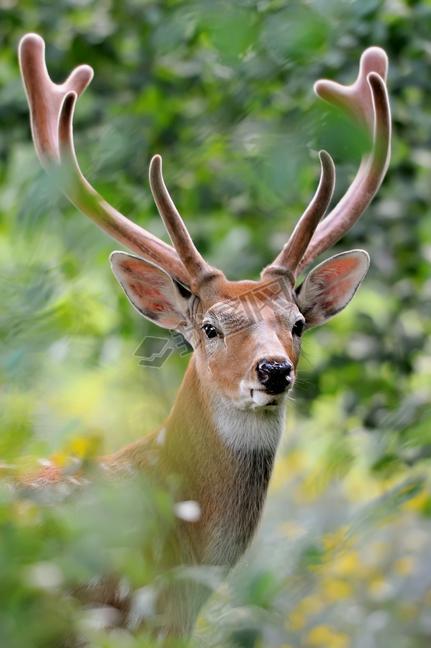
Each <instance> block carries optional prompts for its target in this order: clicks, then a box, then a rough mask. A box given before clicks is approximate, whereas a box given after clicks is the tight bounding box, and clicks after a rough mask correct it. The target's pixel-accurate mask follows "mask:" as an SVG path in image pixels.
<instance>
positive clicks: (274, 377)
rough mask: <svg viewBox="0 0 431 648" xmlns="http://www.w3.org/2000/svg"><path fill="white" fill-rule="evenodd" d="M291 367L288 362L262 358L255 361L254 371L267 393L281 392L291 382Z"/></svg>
mask: <svg viewBox="0 0 431 648" xmlns="http://www.w3.org/2000/svg"><path fill="white" fill-rule="evenodd" d="M292 368H293V367H292V365H291V364H290V362H287V361H282V362H278V361H277V360H268V359H267V358H263V360H259V362H258V363H257V365H256V372H257V377H258V379H259V382H260V383H262V385H263V386H264V387H265V389H266V391H267V392H268V393H269V394H281V393H282V392H284V390H285V389H286V388H287V387H288V386H289V385H290V383H291V378H290V372H291V371H292Z"/></svg>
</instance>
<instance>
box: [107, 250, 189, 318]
mask: <svg viewBox="0 0 431 648" xmlns="http://www.w3.org/2000/svg"><path fill="white" fill-rule="evenodd" d="M109 260H110V262H111V268H112V272H113V273H114V275H115V277H116V279H117V280H118V282H119V283H120V286H121V287H122V289H123V290H124V292H125V293H126V295H127V297H128V298H129V300H130V302H131V303H132V305H133V306H134V307H135V308H136V310H137V311H138V312H139V313H140V314H141V315H144V317H146V318H147V319H149V320H151V321H152V322H154V323H155V324H157V325H158V326H161V327H162V328H167V329H177V328H180V329H181V328H182V327H184V326H185V325H186V324H187V322H188V317H187V311H188V303H189V300H190V298H191V296H192V294H191V293H189V291H188V290H187V288H185V287H183V286H182V285H181V286H179V284H177V283H176V282H175V281H174V280H173V279H172V277H171V276H170V275H169V274H168V273H167V272H166V271H165V270H163V269H162V268H160V267H159V266H157V265H155V264H154V263H151V262H150V261H146V260H144V259H141V258H139V257H136V256H133V255H132V254H126V253H125V252H112V254H111V256H110V258H109Z"/></svg>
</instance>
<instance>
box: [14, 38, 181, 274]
mask: <svg viewBox="0 0 431 648" xmlns="http://www.w3.org/2000/svg"><path fill="white" fill-rule="evenodd" d="M19 60H20V66H21V74H22V78H23V81H24V86H25V90H26V93H27V99H28V103H29V106H30V113H31V130H32V135H33V141H34V145H35V148H36V152H37V154H38V156H39V158H40V160H41V162H42V164H43V165H44V166H45V167H48V168H49V167H50V166H59V167H60V168H61V169H62V170H63V169H64V170H65V172H66V173H65V176H64V179H63V182H64V193H65V194H66V195H67V197H68V199H69V200H70V201H71V202H72V203H73V204H74V205H75V206H76V207H78V209H80V210H81V211H82V212H83V213H84V214H85V215H86V216H89V217H90V218H91V219H92V220H93V221H94V222H95V223H96V224H97V225H98V226H99V227H100V228H101V229H103V230H104V231H105V232H106V233H107V234H109V235H110V236H111V237H112V238H114V239H115V240H116V241H118V242H120V243H122V244H123V245H125V246H126V247H128V248H129V249H130V250H132V251H134V252H136V253H137V254H139V255H140V256H142V257H144V258H146V259H149V260H151V261H154V262H155V263H157V264H159V265H161V266H162V267H163V268H164V269H165V270H167V271H168V272H170V274H171V275H172V276H173V277H174V278H176V279H178V281H180V282H182V283H184V284H185V285H189V284H190V276H189V272H188V271H187V270H186V268H185V267H184V265H183V263H182V260H181V259H180V257H179V255H178V253H177V251H176V250H175V249H173V248H172V247H171V246H170V245H168V244H166V243H164V242H163V241H162V240H160V239H158V238H157V237H156V236H154V235H153V234H151V233H150V232H148V231H147V230H145V229H143V228H142V227H139V225H136V224H135V223H133V222H132V221H130V220H129V219H128V218H126V217H125V216H124V215H123V214H121V213H120V212H119V211H117V210H116V209H115V208H114V207H113V206H112V205H110V204H109V203H108V202H106V200H104V199H103V197H102V196H101V195H100V194H99V193H98V192H97V191H96V190H95V189H94V188H93V187H92V186H91V184H90V183H89V182H88V180H87V179H86V178H85V177H84V175H83V174H82V172H81V170H80V168H79V164H78V161H77V158H76V154H75V149H74V143H73V114H74V110H75V105H76V101H77V98H78V97H79V96H80V95H81V94H82V93H83V92H84V90H85V88H86V87H87V86H88V84H89V83H90V81H91V79H92V78H93V70H92V68H91V67H90V66H88V65H81V66H79V67H77V68H76V69H75V70H74V71H73V72H72V73H71V74H70V76H69V77H68V78H67V80H66V81H65V82H64V83H62V84H56V83H53V81H52V80H51V79H50V77H49V74H48V71H47V68H46V63H45V43H44V41H43V39H42V38H41V37H40V36H38V35H37V34H27V35H26V36H24V38H23V39H22V40H21V43H20V46H19ZM178 217H179V214H178ZM181 222H182V221H181ZM183 227H184V228H185V226H184V224H183Z"/></svg>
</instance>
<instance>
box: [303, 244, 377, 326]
mask: <svg viewBox="0 0 431 648" xmlns="http://www.w3.org/2000/svg"><path fill="white" fill-rule="evenodd" d="M369 265H370V257H369V255H368V253H367V252H365V250H351V251H350V252H342V253H341V254H336V255H335V256H332V257H330V258H329V259H327V260H326V261H323V262H322V263H320V264H319V265H318V266H316V267H315V268H314V269H313V270H311V272H310V273H309V274H308V275H307V277H306V278H305V280H304V282H303V283H302V284H301V286H299V288H297V290H296V293H297V303H298V306H299V309H300V311H301V312H302V314H303V315H304V317H305V321H306V326H307V328H311V327H312V326H318V325H319V324H323V322H326V320H328V319H329V318H330V317H333V316H334V315H336V314H337V313H339V312H340V311H341V310H343V308H345V306H347V304H348V303H349V302H350V300H351V299H352V297H353V295H354V294H355V292H356V290H357V289H358V287H359V285H360V283H361V281H362V280H363V278H364V277H365V275H366V274H367V271H368V268H369Z"/></svg>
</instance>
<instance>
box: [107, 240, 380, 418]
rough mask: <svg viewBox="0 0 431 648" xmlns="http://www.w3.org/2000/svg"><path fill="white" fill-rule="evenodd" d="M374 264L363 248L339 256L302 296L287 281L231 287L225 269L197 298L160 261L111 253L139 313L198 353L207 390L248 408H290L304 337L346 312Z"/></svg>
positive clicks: (242, 283)
mask: <svg viewBox="0 0 431 648" xmlns="http://www.w3.org/2000/svg"><path fill="white" fill-rule="evenodd" d="M368 264H369V259H368V255H367V253H366V252H363V251H362V250H354V251H352V252H348V253H343V254H339V255H336V256H334V257H331V258H330V259H328V260H327V261H325V262H324V263H322V264H320V266H317V268H315V269H314V270H313V271H312V272H311V273H310V274H309V275H308V276H307V278H306V279H305V281H304V282H303V284H302V285H301V286H300V287H299V288H297V289H296V290H294V289H293V287H292V285H291V283H290V281H288V280H287V279H286V277H284V276H273V277H272V278H268V279H266V280H262V281H238V282H231V281H227V280H226V279H225V277H224V276H223V275H222V274H221V273H220V272H218V271H217V272H215V273H212V274H211V275H209V277H208V279H207V280H206V281H205V282H203V283H202V282H201V285H200V288H199V292H198V291H196V293H197V294H194V293H192V292H191V291H189V290H188V289H185V288H184V287H183V286H179V284H178V283H177V282H175V280H174V279H173V278H172V277H171V276H170V275H169V274H168V273H167V272H166V271H164V270H163V269H162V268H160V267H158V266H156V265H154V264H153V263H150V262H148V261H145V260H143V259H140V258H138V257H134V256H132V255H129V254H126V253H124V252H114V253H113V254H112V255H111V265H112V269H113V272H114V274H115V276H116V278H117V279H118V281H119V282H120V284H121V286H122V287H123V289H124V291H125V293H126V295H127V296H128V298H129V299H130V301H131V303H132V304H133V306H134V307H135V308H136V310H137V311H138V312H139V313H141V314H142V315H144V316H145V317H146V318H148V319H150V320H151V321H153V322H154V323H156V324H158V325H159V326H161V327H163V328H169V329H173V328H175V329H176V330H178V331H180V332H181V333H182V334H183V335H184V336H185V337H186V339H187V340H188V341H189V342H190V344H191V345H192V346H193V348H194V352H195V362H196V364H197V367H198V374H199V376H200V377H201V382H202V383H203V385H204V387H205V389H207V390H208V391H209V392H212V393H213V394H215V395H217V396H220V397H222V398H223V399H224V400H225V401H229V402H230V403H231V404H232V405H233V406H235V407H238V408H240V409H257V408H262V407H274V406H277V405H279V404H281V403H282V402H283V399H284V397H285V396H286V394H287V392H288V390H289V389H291V388H292V387H293V384H294V381H295V375H296V367H297V363H298V359H299V352H300V339H301V335H302V333H303V331H304V330H306V329H308V328H311V327H312V326H315V325H317V324H321V323H323V322H324V321H326V320H327V319H329V318H330V317H332V316H333V315H335V314H336V313H338V312H339V311H340V310H342V309H343V308H344V307H345V306H346V304H347V303H348V302H349V301H350V299H351V298H352V297H353V295H354V293H355V292H356V289H357V287H358V286H359V284H360V282H361V281H362V279H363V277H364V276H365V274H366V272H367V269H368Z"/></svg>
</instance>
